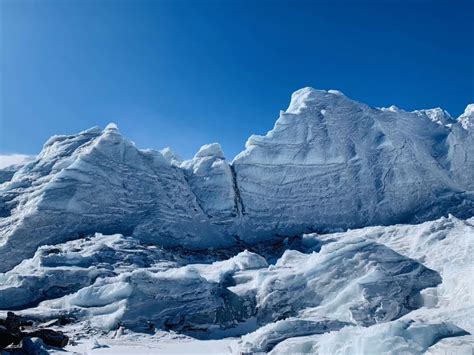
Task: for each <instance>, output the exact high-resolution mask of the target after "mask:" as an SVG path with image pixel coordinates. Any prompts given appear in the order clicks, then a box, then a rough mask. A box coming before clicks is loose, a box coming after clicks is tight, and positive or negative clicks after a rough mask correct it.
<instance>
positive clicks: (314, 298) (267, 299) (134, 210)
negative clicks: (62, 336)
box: [0, 88, 474, 354]
mask: <svg viewBox="0 0 474 355" xmlns="http://www.w3.org/2000/svg"><path fill="white" fill-rule="evenodd" d="M473 122H474V105H473V104H470V105H468V106H467V108H466V110H465V112H464V113H463V114H462V115H461V116H459V117H458V118H454V117H452V116H451V115H450V114H449V113H448V112H446V111H445V110H443V109H441V108H434V109H427V110H416V111H413V112H408V111H404V110H402V109H400V108H397V107H395V106H391V107H388V108H373V107H369V106H367V105H365V104H362V103H359V102H357V101H354V100H351V99H350V98H348V97H347V96H345V95H344V94H343V93H342V92H340V91H337V90H316V89H313V88H303V89H301V90H298V91H296V92H294V93H293V94H292V96H291V100H290V104H289V106H288V108H287V109H286V110H285V111H281V112H280V116H279V118H278V119H277V121H276V123H275V126H274V127H273V129H271V130H270V131H269V132H268V133H267V134H265V135H263V136H257V135H253V136H251V137H250V138H249V139H248V141H247V143H246V146H245V150H244V151H242V152H241V153H240V154H238V155H237V156H236V157H235V158H234V159H233V160H230V161H229V160H227V159H226V158H225V155H224V153H223V150H222V148H221V146H220V145H219V144H218V143H211V144H206V145H204V146H202V147H201V148H200V149H199V150H198V152H196V154H195V155H194V157H193V158H191V159H187V160H183V159H182V158H181V157H180V156H179V155H178V154H176V153H175V152H173V150H172V149H171V148H164V149H162V150H160V151H157V150H152V149H140V148H138V147H137V146H136V145H135V143H133V142H132V141H130V140H128V139H126V138H125V137H123V136H122V134H121V133H120V132H119V130H118V127H117V126H116V125H115V124H109V125H108V126H107V127H105V129H101V128H98V127H94V128H91V129H88V130H85V131H83V132H80V133H78V134H74V135H60V136H53V137H51V138H50V139H49V140H48V141H47V142H46V143H45V144H44V146H43V149H42V151H41V152H40V153H39V154H38V155H37V156H36V157H34V158H33V159H32V160H31V161H26V162H25V163H24V164H23V163H22V165H17V166H10V167H7V168H3V169H0V256H2V257H1V258H0V316H1V315H2V314H4V313H5V312H6V311H7V310H10V311H11V310H13V311H15V312H17V313H18V314H20V315H22V316H24V317H28V318H29V319H32V320H33V321H34V322H35V324H38V325H39V326H42V325H44V324H47V325H49V326H53V327H57V329H61V330H62V331H64V332H67V333H68V334H70V335H72V337H71V339H72V341H71V344H70V345H69V346H68V347H67V349H66V350H68V351H72V352H81V351H100V352H102V353H107V351H108V350H110V353H117V352H120V351H121V350H120V349H122V350H124V351H130V349H131V348H130V346H131V347H132V349H133V347H135V346H138V345H137V344H141V346H144V347H145V348H144V349H142V350H140V351H143V352H146V348H153V349H155V348H156V349H161V350H162V351H164V352H165V353H166V352H170V353H173V352H181V353H182V352H189V351H191V349H192V351H193V352H194V351H195V350H196V351H197V349H202V350H203V352H206V353H212V352H216V353H256V352H257V353H258V352H262V353H271V354H280V353H284V354H286V353H320V354H328V353H331V354H384V353H387V354H390V353H413V354H418V353H423V352H427V353H433V354H435V353H443V352H446V351H455V352H456V353H470V351H471V350H472V349H473V345H474V339H473V336H472V335H471V334H472V333H473V332H474V324H473V323H472V319H474V313H473V312H474V289H473V288H472V285H473V284H474V279H473V275H474V262H473V258H472V255H474V254H473V253H474V240H473V238H474V220H473V218H472V216H473V215H474V144H473V143H474V130H473V127H474V123H473ZM0 326H1V325H0ZM90 339H92V342H89V340H90ZM181 342H183V343H184V344H187V345H186V346H185V347H184V348H183V347H179V346H178V345H177V344H178V343H181ZM102 343H103V344H105V345H104V346H102V345H101V344H102ZM35 344H36V345H35ZM38 344H39V345H38ZM24 346H25V347H28V346H30V347H31V346H38V347H41V349H43V350H44V349H46V348H45V345H44V344H42V345H41V344H40V343H39V342H37V341H35V340H33V341H30V342H26V341H25V345H24ZM187 346H189V348H188V347H187ZM43 350H42V351H43ZM44 351H50V352H54V351H55V350H54V349H47V350H44Z"/></svg>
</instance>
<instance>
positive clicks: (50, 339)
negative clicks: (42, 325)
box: [22, 329, 69, 348]
mask: <svg viewBox="0 0 474 355" xmlns="http://www.w3.org/2000/svg"><path fill="white" fill-rule="evenodd" d="M22 335H23V336H24V337H30V338H40V339H41V340H43V342H44V343H45V344H46V345H49V346H55V347H57V348H64V347H65V346H66V345H67V344H68V342H69V337H68V336H67V335H66V334H64V333H63V332H61V331H56V330H52V329H38V330H35V331H32V332H27V333H22Z"/></svg>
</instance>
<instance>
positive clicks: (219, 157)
mask: <svg viewBox="0 0 474 355" xmlns="http://www.w3.org/2000/svg"><path fill="white" fill-rule="evenodd" d="M472 108H473V105H469V106H468V107H467V109H466V112H465V113H464V114H463V115H461V116H460V117H459V118H458V119H453V118H452V117H451V116H449V114H448V113H447V112H446V111H443V110H441V109H433V110H420V111H415V112H406V111H403V110H401V109H398V108H394V107H391V108H389V109H376V108H371V107H369V106H367V105H365V104H362V103H359V102H357V101H353V100H351V99H349V98H348V97H346V96H345V95H344V94H342V93H341V92H339V91H335V90H329V91H325V90H315V89H312V88H304V89H301V90H298V91H296V92H295V93H293V95H292V97H291V102H290V105H289V107H288V109H287V110H286V111H282V112H281V113H280V117H279V118H278V120H277V121H276V123H275V126H274V128H273V129H272V130H270V131H269V132H268V133H267V134H266V135H265V136H255V135H253V136H251V137H250V138H249V139H248V141H247V143H246V149H245V150H244V151H243V152H242V153H240V154H239V155H237V157H235V159H234V160H233V161H232V162H231V163H228V162H227V161H226V160H225V158H224V154H223V152H222V149H221V148H220V146H219V144H217V143H214V144H209V145H205V146H203V147H202V148H201V149H200V150H199V152H198V153H196V156H195V157H194V158H193V159H190V160H187V161H182V160H181V158H180V157H179V156H177V155H176V154H175V153H173V152H172V151H171V149H169V148H167V149H164V150H162V151H161V152H158V151H154V150H141V149H138V148H137V147H136V146H135V144H134V143H132V142H131V141H129V140H127V139H125V138H124V137H123V136H122V135H121V134H120V133H119V131H118V128H117V126H116V125H115V124H110V125H108V126H107V127H106V128H105V129H104V130H101V129H99V128H97V127H95V128H91V129H89V130H87V131H84V132H81V133H79V134H76V135H70V136H54V137H51V138H50V139H49V140H48V141H47V142H46V143H45V145H44V147H43V150H42V151H41V153H40V154H39V155H38V156H37V157H36V159H35V160H34V161H33V162H30V163H28V164H26V165H25V166H23V167H21V168H20V169H19V170H18V171H17V172H16V173H15V174H14V176H13V177H12V178H11V180H10V181H7V182H5V183H4V184H2V185H0V216H1V218H0V238H1V239H0V252H2V253H8V255H9V258H3V259H2V260H0V271H7V270H9V269H11V268H12V267H14V266H15V265H17V264H18V263H20V262H21V261H22V260H23V259H24V258H27V257H31V256H33V254H34V252H35V251H36V249H37V248H38V247H39V246H41V245H45V244H55V243H60V242H64V241H67V240H72V239H75V238H78V237H81V236H84V235H88V234H93V233H96V232H99V233H106V234H114V233H121V234H124V235H130V236H133V237H135V238H137V239H138V240H140V241H142V242H147V243H154V244H159V245H162V246H165V247H176V246H182V247H186V248H191V249H206V248H223V247H228V246H232V245H235V244H239V243H244V244H246V245H251V244H253V243H256V242H260V241H262V240H275V239H276V238H281V237H278V236H293V235H298V234H301V233H304V232H311V231H331V230H340V229H347V228H356V227H363V226H368V225H379V224H382V225H392V224H395V223H401V222H420V221H424V220H430V219H434V218H437V217H439V216H442V215H446V214H447V213H453V214H455V215H456V216H458V217H463V218H465V217H470V216H471V215H472V214H473V211H474V203H473V200H474V197H473V196H474V194H473V190H474V154H473V150H474V144H473V143H474V142H473V136H474V133H473V132H474V131H473V129H472V127H473V126H472V120H473V112H474V111H473V109H472Z"/></svg>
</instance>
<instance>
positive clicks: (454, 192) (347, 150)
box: [233, 88, 474, 238]
mask: <svg viewBox="0 0 474 355" xmlns="http://www.w3.org/2000/svg"><path fill="white" fill-rule="evenodd" d="M440 122H441V123H446V124H444V125H443V124H440ZM447 122H451V123H450V124H447ZM464 126H465V125H464ZM473 145H474V144H473V136H472V134H470V132H468V131H467V130H466V129H464V128H463V127H462V126H461V124H460V123H456V122H455V121H454V120H452V119H451V118H450V116H449V115H448V114H447V113H446V112H445V111H442V110H439V109H434V110H425V111H417V112H414V113H412V112H406V111H403V110H400V109H398V108H395V107H391V108H389V109H374V108H371V107H369V106H367V105H364V104H361V103H359V102H356V101H353V100H351V99H349V98H347V97H346V96H344V95H343V94H342V93H340V92H334V91H322V90H314V89H312V88H304V89H301V90H298V91H296V92H295V93H294V94H293V95H292V99H291V103H290V105H289V107H288V109H287V110H286V111H285V112H281V113H280V117H279V118H278V120H277V122H276V124H275V127H274V128H273V130H271V131H269V132H268V133H267V134H266V135H265V136H251V137H250V138H249V140H248V141H247V144H246V150H245V151H244V152H242V153H240V154H239V155H238V156H237V157H236V158H235V159H234V161H233V167H234V169H235V172H236V177H237V184H238V186H239V193H240V197H241V199H242V203H243V205H244V206H245V212H246V215H245V222H244V226H245V227H248V226H249V225H251V226H252V227H251V230H252V231H256V233H252V236H254V237H257V238H259V237H266V236H269V235H270V234H271V233H272V232H275V231H278V233H280V234H284V235H285V234H286V235H293V234H298V233H301V232H302V231H303V230H304V229H306V230H324V229H334V228H336V227H340V228H344V229H345V228H352V227H358V226H364V225H373V224H386V225H389V224H394V223H399V222H417V221H421V220H426V219H430V218H433V217H436V216H439V215H443V214H445V213H447V212H449V211H451V212H453V213H457V214H464V215H466V216H470V215H472V212H473V211H474V209H473V202H472V195H469V194H468V193H467V192H468V191H472V190H473V187H474V186H473V181H474V179H473V173H474V162H473V158H472V157H473V156H474V154H473V151H472V149H473V148H472V146H473Z"/></svg>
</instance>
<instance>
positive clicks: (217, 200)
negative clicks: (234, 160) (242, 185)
mask: <svg viewBox="0 0 474 355" xmlns="http://www.w3.org/2000/svg"><path fill="white" fill-rule="evenodd" d="M181 168H182V169H183V170H184V172H185V174H186V177H187V180H188V182H189V185H190V186H191V190H192V191H193V192H194V194H195V195H196V198H197V201H198V203H199V204H200V206H201V208H202V209H203V211H204V212H205V213H206V214H207V216H209V218H210V219H211V221H213V222H218V221H221V222H222V221H223V220H226V219H227V220H228V219H229V218H232V217H236V216H237V213H238V211H237V205H236V193H235V190H234V181H233V176H232V171H231V168H230V165H229V164H228V163H227V162H226V161H225V158H224V153H223V152H222V148H221V146H220V145H219V144H218V143H213V144H206V145H204V146H202V147H201V149H199V151H198V152H197V153H196V155H195V156H194V158H193V159H190V160H186V161H185V162H183V163H182V164H181Z"/></svg>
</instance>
